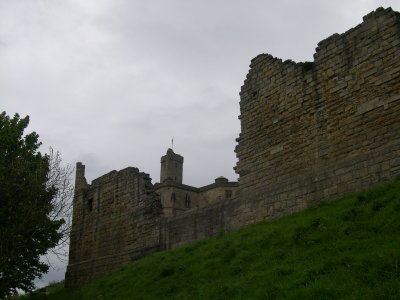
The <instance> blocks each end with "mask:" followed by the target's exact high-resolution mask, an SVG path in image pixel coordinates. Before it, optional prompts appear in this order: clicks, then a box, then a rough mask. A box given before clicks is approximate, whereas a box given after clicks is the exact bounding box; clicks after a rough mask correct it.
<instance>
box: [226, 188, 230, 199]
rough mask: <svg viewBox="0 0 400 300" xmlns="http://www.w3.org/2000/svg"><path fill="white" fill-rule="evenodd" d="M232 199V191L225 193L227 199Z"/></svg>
mask: <svg viewBox="0 0 400 300" xmlns="http://www.w3.org/2000/svg"><path fill="white" fill-rule="evenodd" d="M230 198H232V191H231V190H226V191H225V199H230Z"/></svg>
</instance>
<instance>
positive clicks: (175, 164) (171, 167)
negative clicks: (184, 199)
mask: <svg viewBox="0 0 400 300" xmlns="http://www.w3.org/2000/svg"><path fill="white" fill-rule="evenodd" d="M182 174H183V156H181V155H179V154H176V153H175V152H174V151H173V150H172V149H171V148H169V149H168V150H167V154H166V155H164V156H162V157H161V172H160V183H163V182H165V181H167V180H168V181H172V182H176V183H182Z"/></svg>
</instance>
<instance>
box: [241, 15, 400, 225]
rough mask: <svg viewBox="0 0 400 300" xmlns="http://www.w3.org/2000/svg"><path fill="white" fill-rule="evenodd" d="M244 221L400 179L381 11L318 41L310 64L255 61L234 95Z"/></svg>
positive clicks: (399, 60)
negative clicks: (237, 104)
mask: <svg viewBox="0 0 400 300" xmlns="http://www.w3.org/2000/svg"><path fill="white" fill-rule="evenodd" d="M240 96H241V101H240V109H241V115H240V117H239V118H240V120H241V134H240V137H239V138H238V145H237V148H236V153H237V157H238V163H237V166H236V171H237V172H238V174H239V175H240V178H239V189H240V193H241V195H242V200H243V204H244V205H245V206H246V207H251V208H250V211H249V212H248V213H247V214H242V216H241V218H242V221H241V223H248V222H250V223H251V222H257V221H260V220H263V219H271V218H276V217H280V216H282V215H286V214H289V213H292V212H296V211H299V210H301V209H303V208H305V207H308V206H310V205H313V204H315V203H317V202H319V201H321V200H332V199H337V198H339V197H341V196H343V195H345V194H348V193H353V192H357V191H360V190H362V189H365V188H369V187H371V186H374V185H377V184H380V183H383V182H387V181H388V180H390V179H393V178H394V177H395V176H397V175H399V174H400V15H399V13H396V12H393V11H392V10H391V9H386V10H384V9H378V10H377V11H375V12H372V13H370V14H369V15H367V16H365V17H364V22H363V23H362V24H360V25H358V26H357V27H355V28H352V29H350V30H349V31H347V32H346V33H344V34H341V35H339V34H335V35H333V36H331V37H329V38H327V39H325V40H323V41H321V42H320V43H319V44H318V48H317V49H316V53H315V54H314V62H309V63H297V64H296V63H294V62H291V61H286V62H282V61H281V60H279V59H277V58H274V57H272V56H270V55H266V54H263V55H259V56H258V57H256V58H255V59H253V60H252V63H251V65H250V71H249V73H248V75H247V78H246V80H245V83H244V85H243V86H242V89H241V92H240Z"/></svg>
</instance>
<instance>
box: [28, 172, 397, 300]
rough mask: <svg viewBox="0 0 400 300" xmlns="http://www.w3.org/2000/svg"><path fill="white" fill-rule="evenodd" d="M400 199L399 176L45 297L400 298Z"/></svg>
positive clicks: (133, 264) (161, 254) (154, 255)
mask: <svg viewBox="0 0 400 300" xmlns="http://www.w3.org/2000/svg"><path fill="white" fill-rule="evenodd" d="M399 205H400V180H397V181H395V182H393V183H391V184H388V185H385V186H382V187H379V188H376V189H373V190H370V191H367V192H364V193H360V194H357V195H354V196H349V197H346V198H344V199H342V200H338V201H334V202H330V203H326V202H325V203H320V204H319V205H318V206H316V207H313V208H310V209H308V210H306V211H303V212H301V213H298V214H295V215H292V216H288V217H285V218H282V219H280V220H276V221H273V222H265V223H259V224H255V225H252V226H248V227H246V228H243V229H241V230H240V231H238V232H234V233H226V234H220V235H219V236H217V237H216V238H214V239H211V240H208V241H200V242H197V243H193V244H191V245H187V246H184V247H181V248H178V249H175V250H172V251H168V252H161V253H155V254H153V255H149V256H147V257H145V258H143V259H141V260H139V261H136V262H134V263H132V264H131V265H129V266H126V267H124V268H123V269H121V270H120V271H117V272H115V273H112V274H109V275H108V276H106V277H104V278H102V279H100V280H97V281H94V282H92V283H90V284H88V285H86V286H84V287H82V288H80V289H76V290H59V291H58V292H56V293H54V294H49V295H47V296H46V297H45V298H43V299H57V300H61V299H79V300H86V299H87V300H88V299H400V289H399V287H400V252H399V249H400V218H399V214H398V211H399ZM28 299H29V298H28ZM30 299H32V298H30Z"/></svg>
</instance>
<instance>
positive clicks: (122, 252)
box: [65, 164, 162, 287]
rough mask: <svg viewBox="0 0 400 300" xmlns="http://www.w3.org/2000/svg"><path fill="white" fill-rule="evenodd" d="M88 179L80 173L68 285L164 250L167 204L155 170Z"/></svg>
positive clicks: (125, 171) (128, 170) (77, 185)
mask: <svg viewBox="0 0 400 300" xmlns="http://www.w3.org/2000/svg"><path fill="white" fill-rule="evenodd" d="M79 167H81V168H82V167H84V166H82V165H81V166H79V164H78V167H77V168H79ZM78 173H79V172H77V177H78ZM81 175H82V176H83V173H82V174H81ZM83 181H84V177H83V178H81V179H79V178H77V183H78V184H76V187H75V189H76V191H75V198H74V215H73V227H72V232H71V235H70V239H71V240H70V252H69V264H68V268H67V273H66V276H65V282H66V287H74V286H78V285H82V284H83V283H86V282H89V281H91V280H93V279H95V278H99V277H101V276H103V275H105V274H107V273H109V272H110V271H112V270H115V269H118V268H120V267H122V266H124V265H126V264H128V263H130V262H132V261H133V260H135V259H138V258H140V257H142V256H144V255H146V254H149V253H151V252H155V251H160V250H162V248H161V243H160V216H161V205H160V201H159V200H158V198H157V195H156V194H155V193H154V189H153V186H152V184H151V179H150V178H149V175H147V174H145V173H140V172H139V171H138V169H136V168H126V169H124V170H121V171H119V172H116V171H113V172H111V173H108V174H106V175H104V176H102V177H100V178H98V179H96V180H94V181H93V182H92V184H91V185H87V184H85V183H83V184H82V182H83ZM79 182H81V183H79Z"/></svg>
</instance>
